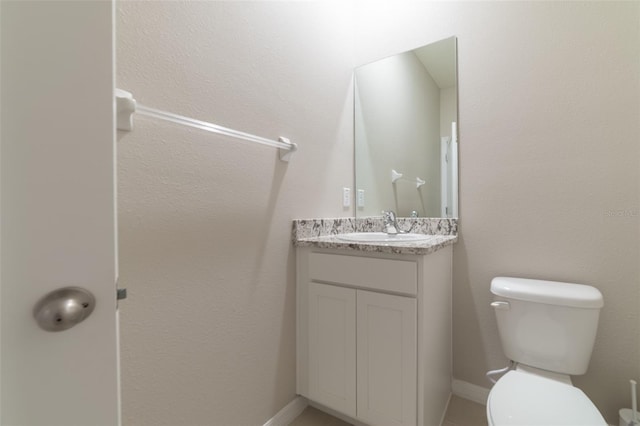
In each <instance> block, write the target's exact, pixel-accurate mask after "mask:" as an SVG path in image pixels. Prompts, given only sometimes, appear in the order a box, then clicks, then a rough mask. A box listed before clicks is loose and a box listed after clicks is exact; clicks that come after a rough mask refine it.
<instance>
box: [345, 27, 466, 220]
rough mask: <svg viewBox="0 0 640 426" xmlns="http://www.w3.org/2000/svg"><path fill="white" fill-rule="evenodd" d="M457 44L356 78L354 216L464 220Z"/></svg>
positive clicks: (372, 67) (416, 53)
mask: <svg viewBox="0 0 640 426" xmlns="http://www.w3.org/2000/svg"><path fill="white" fill-rule="evenodd" d="M456 57H457V53H456V38H455V37H451V38H448V39H445V40H441V41H438V42H436V43H432V44H429V45H427V46H424V47H421V48H418V49H415V50H412V51H408V52H404V53H401V54H399V55H395V56H391V57H388V58H385V59H382V60H379V61H377V62H373V63H371V64H367V65H363V66H361V67H359V68H356V70H355V123H354V127H355V188H356V190H357V193H356V216H358V217H367V216H379V215H380V212H381V211H382V210H394V211H395V212H396V213H397V214H398V216H406V217H408V216H411V215H412V213H414V212H415V213H416V214H417V215H418V216H420V217H458V140H457V122H458V93H457V80H458V79H457V64H456Z"/></svg>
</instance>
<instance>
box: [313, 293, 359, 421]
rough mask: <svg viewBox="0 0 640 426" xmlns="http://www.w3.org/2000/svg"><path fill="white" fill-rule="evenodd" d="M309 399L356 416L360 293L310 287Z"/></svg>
mask: <svg viewBox="0 0 640 426" xmlns="http://www.w3.org/2000/svg"><path fill="white" fill-rule="evenodd" d="M308 297H309V305H308V306H309V324H308V325H309V397H310V398H311V399H313V400H314V401H317V402H319V403H321V404H324V405H326V406H327V407H329V408H333V409H334V410H337V411H339V412H341V413H344V414H347V415H349V416H352V417H355V416H356V291H355V290H353V289H350V288H343V287H336V286H332V285H325V284H318V283H310V284H309V296H308Z"/></svg>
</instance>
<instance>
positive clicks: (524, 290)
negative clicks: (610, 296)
mask: <svg viewBox="0 0 640 426" xmlns="http://www.w3.org/2000/svg"><path fill="white" fill-rule="evenodd" d="M491 293H493V294H495V295H496V296H502V297H507V298H510V299H516V300H524V301H528V302H536V303H545V304H548V305H559V306H571V307H576V308H602V306H604V301H603V299H602V293H600V291H599V290H598V289H597V288H595V287H591V286H588V285H583V284H570V283H562V282H556V281H543V280H532V279H526V278H513V277H496V278H494V279H493V280H491Z"/></svg>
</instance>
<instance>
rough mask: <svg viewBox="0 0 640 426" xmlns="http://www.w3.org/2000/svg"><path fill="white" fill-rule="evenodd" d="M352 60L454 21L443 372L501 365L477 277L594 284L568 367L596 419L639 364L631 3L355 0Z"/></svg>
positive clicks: (621, 396) (478, 377)
mask: <svg viewBox="0 0 640 426" xmlns="http://www.w3.org/2000/svg"><path fill="white" fill-rule="evenodd" d="M356 16H359V17H360V20H359V23H360V25H359V26H358V33H357V34H356V49H355V51H356V54H357V55H358V57H357V60H356V63H365V62H367V61H369V60H371V59H374V58H376V57H383V56H384V55H388V54H390V53H394V52H398V51H403V50H405V49H407V48H410V47H412V46H416V45H419V44H422V43H424V42H425V41H428V40H437V39H440V38H444V37H447V36H450V35H456V36H458V48H459V100H460V167H461V172H460V190H461V197H460V216H461V239H460V242H458V243H457V244H456V246H455V248H454V306H453V311H454V348H453V357H454V376H455V377H456V378H457V379H460V380H464V381H467V382H471V383H474V384H476V385H481V386H484V387H488V385H489V382H488V381H487V380H486V379H485V378H484V373H485V371H487V370H489V369H492V368H498V367H502V366H504V365H506V362H507V360H506V359H505V358H504V357H503V355H502V351H501V347H500V342H499V338H498V334H497V328H496V323H495V319H494V314H493V312H492V311H491V309H490V308H489V306H488V304H489V303H490V301H491V295H490V292H489V285H490V280H491V278H493V277H494V276H497V275H515V276H522V277H531V278H546V279H553V280H559V281H572V282H581V283H586V284H591V285H594V286H596V287H598V288H599V289H600V290H601V291H602V293H603V294H604V298H605V308H604V310H603V311H602V314H601V320H600V327H599V334H598V338H597V343H596V347H595V350H594V354H593V357H592V360H591V365H590V369H589V372H588V373H587V374H586V375H585V376H582V377H578V378H576V379H575V380H574V382H575V383H576V384H577V385H578V386H580V387H581V388H582V389H583V390H584V391H585V392H586V393H587V394H588V395H589V396H590V397H591V398H592V399H593V400H594V402H595V403H596V405H597V406H598V408H600V409H601V410H602V412H603V414H604V415H605V416H606V417H607V419H608V420H609V422H610V423H617V409H618V408H621V407H622V406H628V405H629V402H628V379H630V378H633V377H635V378H636V379H637V377H638V375H639V373H640V371H639V359H640V358H639V357H640V354H639V343H640V342H639V341H638V334H639V327H638V325H639V324H638V323H639V319H638V306H639V305H638V302H639V300H638V296H639V294H638V291H639V289H640V286H639V284H640V271H639V266H638V264H639V259H640V248H639V245H640V188H639V183H640V167H639V166H640V163H639V161H640V160H639V159H640V143H639V142H638V141H639V140H640V128H639V126H640V124H639V122H640V120H639V118H640V51H639V50H638V45H639V43H640V4H639V3H638V2H487V3H484V2H480V3H476V2H473V3H454V4H446V3H422V4H415V3H413V4H410V5H392V4H390V3H389V4H385V5H382V6H379V7H366V8H362V9H361V10H359V11H358V13H357V14H356Z"/></svg>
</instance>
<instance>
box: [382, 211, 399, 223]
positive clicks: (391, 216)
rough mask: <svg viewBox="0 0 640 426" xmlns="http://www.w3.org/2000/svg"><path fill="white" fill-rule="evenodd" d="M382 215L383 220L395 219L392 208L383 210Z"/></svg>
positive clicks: (393, 220)
mask: <svg viewBox="0 0 640 426" xmlns="http://www.w3.org/2000/svg"><path fill="white" fill-rule="evenodd" d="M382 217H383V218H384V220H385V221H390V222H395V221H396V213H395V212H394V211H393V210H383V211H382Z"/></svg>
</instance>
